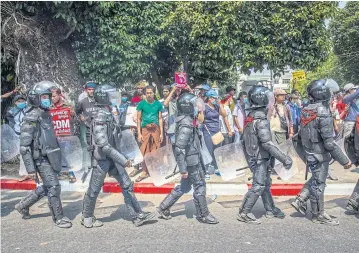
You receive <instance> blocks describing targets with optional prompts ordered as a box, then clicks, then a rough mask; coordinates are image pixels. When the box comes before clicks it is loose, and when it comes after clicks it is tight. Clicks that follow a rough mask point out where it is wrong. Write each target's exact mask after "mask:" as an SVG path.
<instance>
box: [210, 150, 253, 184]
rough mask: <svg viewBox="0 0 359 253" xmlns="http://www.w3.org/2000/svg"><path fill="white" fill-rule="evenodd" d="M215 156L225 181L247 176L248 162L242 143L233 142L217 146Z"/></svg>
mask: <svg viewBox="0 0 359 253" xmlns="http://www.w3.org/2000/svg"><path fill="white" fill-rule="evenodd" d="M214 157H215V159H216V161H217V165H218V169H219V171H220V172H221V176H222V178H223V180H224V181H228V180H231V179H234V178H236V177H241V176H245V170H246V169H247V168H248V163H247V159H246V157H245V155H244V151H243V147H242V145H241V144H240V143H231V144H228V145H225V146H222V147H219V148H216V149H215V150H214Z"/></svg>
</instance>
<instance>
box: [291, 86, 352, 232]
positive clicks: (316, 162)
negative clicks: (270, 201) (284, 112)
mask: <svg viewBox="0 0 359 253" xmlns="http://www.w3.org/2000/svg"><path fill="white" fill-rule="evenodd" d="M307 89H308V94H309V96H310V97H311V100H312V104H309V105H307V106H306V107H304V108H303V110H302V112H301V131H300V139H301V141H302V144H303V148H304V151H305V155H306V161H307V167H308V169H309V170H310V171H311V172H312V177H311V178H310V179H309V181H308V182H307V183H306V184H305V185H304V187H303V189H302V190H301V192H300V193H299V195H298V196H297V198H296V200H295V201H294V202H293V203H292V206H293V207H294V208H295V209H296V210H297V211H299V212H301V213H302V214H305V212H306V209H307V204H306V201H307V200H308V199H310V203H311V209H312V221H313V222H314V223H318V224H328V225H338V224H339V222H338V221H337V220H336V219H333V218H331V217H330V216H329V215H328V214H327V213H326V212H325V211H324V190H325V186H326V185H325V182H326V178H327V176H328V169H329V161H330V159H331V158H333V159H334V160H336V161H338V162H339V163H340V164H341V165H346V164H347V163H348V162H349V160H348V158H347V157H346V156H345V155H344V153H343V152H342V150H341V149H340V148H339V147H338V146H337V145H336V143H335V142H334V138H333V132H334V131H333V119H332V116H331V115H330V113H329V110H328V108H327V107H326V106H324V105H323V103H324V102H325V101H327V100H328V99H330V89H329V90H328V88H327V87H325V82H324V81H323V80H319V81H314V82H312V84H311V85H309V86H308V88H307ZM328 96H329V97H328ZM323 101H324V102H323Z"/></svg>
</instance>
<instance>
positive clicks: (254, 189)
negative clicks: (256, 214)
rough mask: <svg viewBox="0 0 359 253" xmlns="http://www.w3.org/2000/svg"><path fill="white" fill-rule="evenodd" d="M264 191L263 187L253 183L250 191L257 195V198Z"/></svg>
mask: <svg viewBox="0 0 359 253" xmlns="http://www.w3.org/2000/svg"><path fill="white" fill-rule="evenodd" d="M264 189H265V186H264V185H261V184H258V183H253V185H252V188H251V191H252V192H254V193H255V194H257V195H258V196H261V195H262V193H263V192H264Z"/></svg>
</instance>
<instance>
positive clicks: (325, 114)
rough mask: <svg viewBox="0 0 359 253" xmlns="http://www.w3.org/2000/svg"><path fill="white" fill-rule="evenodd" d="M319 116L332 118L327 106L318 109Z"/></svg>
mask: <svg viewBox="0 0 359 253" xmlns="http://www.w3.org/2000/svg"><path fill="white" fill-rule="evenodd" d="M317 115H318V117H330V116H331V115H330V112H329V110H328V108H326V107H325V106H318V107H317Z"/></svg>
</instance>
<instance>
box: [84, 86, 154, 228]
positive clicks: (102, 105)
mask: <svg viewBox="0 0 359 253" xmlns="http://www.w3.org/2000/svg"><path fill="white" fill-rule="evenodd" d="M119 96H120V95H119V93H118V92H117V91H116V90H115V88H114V87H112V86H110V85H100V86H97V87H96V89H95V92H94V99H95V102H96V106H97V107H98V108H97V110H95V111H96V112H95V113H94V114H93V116H92V121H91V132H90V139H91V140H90V149H91V150H90V151H91V156H92V170H93V171H92V175H91V179H90V183H89V188H88V190H87V192H86V194H85V196H84V200H83V211H82V218H81V224H82V225H84V226H85V227H87V228H91V227H100V226H102V225H103V224H102V222H101V221H99V220H97V219H96V217H95V216H94V210H95V204H96V199H97V197H98V194H99V193H100V191H101V187H102V186H103V184H104V180H105V177H106V174H107V173H108V172H109V173H110V174H111V175H112V176H113V177H114V178H115V179H116V180H117V181H118V182H119V183H120V185H121V188H122V194H123V196H124V200H125V204H126V206H127V208H128V211H129V213H130V215H131V217H132V221H133V223H134V225H135V226H140V225H142V224H143V223H144V222H146V221H148V220H150V219H152V218H153V217H154V216H155V214H154V213H149V212H143V211H142V209H141V207H140V205H139V203H138V201H137V199H136V196H135V194H134V192H133V182H132V181H131V180H130V178H129V176H128V174H127V172H126V170H125V167H126V166H130V164H131V162H130V160H128V159H127V158H126V157H125V156H124V155H122V154H121V153H120V152H119V150H118V147H117V145H119V144H118V143H120V141H119V138H120V136H121V133H120V126H118V125H116V121H115V119H114V117H113V115H112V112H111V106H114V105H115V104H116V103H117V101H118V99H119Z"/></svg>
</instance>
